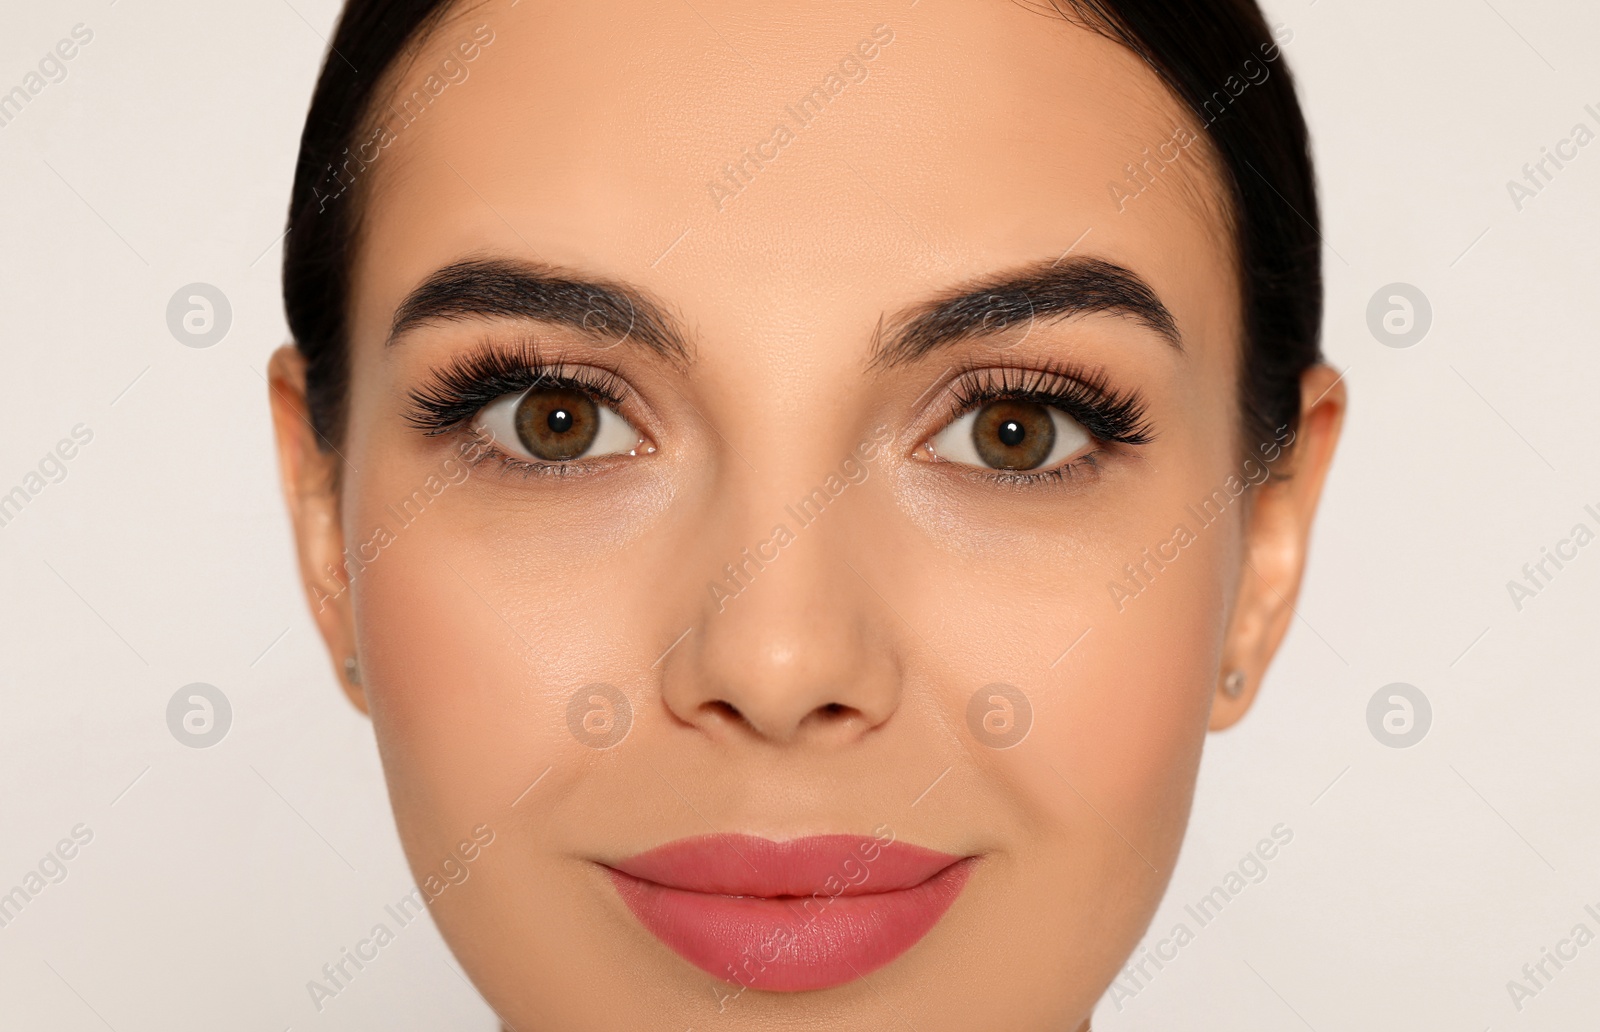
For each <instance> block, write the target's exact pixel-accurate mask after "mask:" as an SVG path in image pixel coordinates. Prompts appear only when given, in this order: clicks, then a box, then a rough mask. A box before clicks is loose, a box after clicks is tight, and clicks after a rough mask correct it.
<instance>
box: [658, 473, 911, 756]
mask: <svg viewBox="0 0 1600 1032" xmlns="http://www.w3.org/2000/svg"><path fill="white" fill-rule="evenodd" d="M853 458H854V461H852V462H844V461H838V462H835V463H833V464H832V465H831V466H822V467H820V468H819V464H816V463H807V464H806V466H805V467H794V466H791V467H790V468H791V469H792V470H794V472H790V473H781V474H768V475H765V476H763V475H760V474H753V473H748V471H747V473H748V475H746V476H743V477H740V478H739V486H738V487H737V488H735V487H733V486H732V485H731V484H730V485H725V487H724V490H725V491H732V492H734V493H735V494H737V495H741V496H742V497H741V498H739V500H738V502H737V503H733V502H732V500H731V499H728V498H727V497H726V495H724V499H723V504H719V506H718V508H717V513H718V515H717V516H714V517H712V518H711V519H709V520H708V521H707V522H706V523H705V524H704V525H703V532H704V534H705V539H704V540H705V547H704V549H703V550H702V551H701V555H703V556H709V557H711V558H710V570H709V571H708V574H709V575H708V580H707V582H706V586H705V588H704V590H703V594H702V596H701V602H700V604H699V606H698V610H699V612H698V615H699V621H698V626H697V633H695V634H692V635H690V637H689V638H688V639H686V640H685V641H684V645H686V646H689V647H688V648H682V649H678V650H674V652H673V653H672V654H671V655H670V656H669V657H668V661H667V663H666V664H665V666H666V669H665V671H664V672H663V674H662V682H663V683H662V691H663V694H664V696H665V699H666V702H667V705H668V707H669V708H670V709H671V710H672V711H673V712H674V713H675V714H676V715H677V716H678V717H679V718H680V719H682V720H684V721H685V722H687V723H690V724H692V725H695V726H697V727H699V728H701V729H702V730H704V731H706V732H708V733H712V734H715V735H727V734H739V733H743V734H754V735H757V736H759V737H762V738H765V739H768V740H771V741H778V742H790V741H794V740H797V739H802V738H804V739H827V740H830V741H834V742H838V741H843V740H847V739H851V738H853V737H857V736H859V735H860V734H863V733H865V732H866V731H867V730H870V729H871V728H873V727H876V726H878V725H880V724H882V723H883V722H884V721H885V720H887V719H888V718H889V717H890V715H892V713H893V712H894V710H895V708H896V706H897V705H898V702H899V692H900V686H899V662H898V655H897V650H896V645H895V642H894V639H893V637H892V633H893V630H892V628H890V627H888V626H887V625H886V624H885V622H884V620H883V614H882V612H881V608H882V606H881V603H879V602H877V600H876V599H875V598H872V597H870V593H869V595H868V596H867V597H864V596H863V594H862V593H863V591H864V590H865V589H864V588H863V586H862V584H861V581H860V579H859V578H858V577H856V576H855V575H854V574H853V573H852V572H851V563H852V558H851V550H852V542H853V541H855V540H856V535H855V534H854V533H853V530H854V528H856V527H858V526H860V525H861V522H862V521H864V520H869V519H871V518H872V516H871V511H872V509H873V506H874V502H875V499H874V498H873V497H871V495H870V493H869V490H868V483H869V481H870V477H869V476H868V475H867V474H868V470H867V467H866V466H865V464H864V463H863V462H862V460H861V459H860V457H859V456H858V455H857V456H853ZM802 470H803V471H802Z"/></svg>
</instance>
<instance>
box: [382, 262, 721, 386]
mask: <svg viewBox="0 0 1600 1032" xmlns="http://www.w3.org/2000/svg"><path fill="white" fill-rule="evenodd" d="M479 318H483V319H494V318H505V319H523V320H529V321H533V322H543V323H552V324H555V325H557V326H565V327H568V328H570V329H573V330H577V331H578V332H579V333H581V334H583V335H585V336H588V337H593V338H595V339H596V340H604V341H608V342H612V343H617V342H626V343H630V344H635V345H638V346H641V347H643V348H645V349H647V350H649V351H652V352H654V353H655V354H657V355H660V356H661V357H663V358H666V359H669V360H671V361H673V362H675V363H677V364H680V365H687V364H688V363H689V360H690V348H689V345H688V341H687V339H686V335H685V334H684V333H683V332H682V330H681V329H680V328H679V326H678V323H677V320H675V319H674V318H673V317H672V316H671V315H669V314H668V313H667V311H666V309H665V308H663V307H662V306H661V305H659V304H657V303H656V302H655V301H652V300H651V299H650V298H649V297H647V296H646V295H645V294H644V292H643V291H641V290H639V289H638V288H636V287H630V286H626V285H624V284H620V283H613V282H608V281H606V280H584V279H574V278H572V277H571V276H569V275H567V274H565V273H563V272H562V271H561V270H559V269H556V268H553V267H550V266H546V265H541V264H535V263H530V262H522V261H513V260H510V259H505V258H471V259H467V260H465V261H459V262H455V263H454V264H451V265H447V266H445V267H444V268H442V269H439V270H438V271H437V272H435V273H434V274H433V275H431V276H429V277H428V278H427V280H425V281H424V282H423V283H422V285H421V286H419V287H417V288H416V289H415V290H413V291H412V292H411V293H410V294H408V295H406V299H405V300H404V301H402V302H400V307H399V308H397V309H395V313H394V321H393V323H392V324H391V325H390V327H389V341H388V343H389V344H390V345H393V344H396V343H398V342H399V341H400V339H401V338H402V337H403V336H404V334H405V333H406V332H407V331H409V330H411V329H413V328H415V327H417V326H419V325H421V324H423V323H427V322H435V321H440V320H444V321H449V320H456V319H479Z"/></svg>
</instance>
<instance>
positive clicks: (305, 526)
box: [267, 344, 367, 713]
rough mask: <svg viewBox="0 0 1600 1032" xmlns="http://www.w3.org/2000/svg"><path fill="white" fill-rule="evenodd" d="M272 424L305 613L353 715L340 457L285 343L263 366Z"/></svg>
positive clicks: (361, 702) (298, 360) (300, 360)
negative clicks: (316, 420) (315, 419)
mask: <svg viewBox="0 0 1600 1032" xmlns="http://www.w3.org/2000/svg"><path fill="white" fill-rule="evenodd" d="M267 386H268V388H269V389H268V395H269V400H270V402H271V404H272V426H273V431H274V434H275V436H276V438H277V444H278V472H279V479H280V480H281V481H282V486H283V497H284V501H285V502H287V503H288V506H289V519H290V522H292V523H293V524H294V538H295V547H296V549H297V551H298V552H299V556H300V581H301V584H302V585H303V586H304V588H305V592H306V600H307V602H308V603H309V604H310V606H311V615H312V618H313V619H315V620H316V621H317V629H318V630H320V631H321V632H322V640H323V641H324V642H325V643H327V646H328V654H329V656H330V657H331V658H332V659H333V665H334V674H335V676H336V677H338V679H339V683H340V684H341V685H343V686H344V690H345V694H346V695H348V696H349V697H350V701H351V702H353V703H355V705H356V708H357V709H359V710H360V711H361V712H363V713H365V712H367V698H366V694H365V693H364V692H363V691H362V689H361V686H360V685H359V684H357V683H356V682H355V681H354V680H352V679H351V678H350V677H349V676H347V673H346V667H345V660H346V659H347V658H353V657H354V656H355V654H356V649H355V623H354V620H353V619H352V614H351V608H350V590H349V589H350V580H349V576H348V575H347V574H346V572H345V568H344V528H343V526H342V525H341V524H340V522H339V514H340V503H339V496H340V485H341V483H342V479H343V478H342V477H341V476H340V473H341V470H340V468H339V466H340V464H342V463H343V461H344V460H343V459H341V458H340V457H339V454H338V453H337V452H335V451H334V450H333V447H332V445H331V444H328V443H326V442H324V441H323V439H322V436H321V435H320V434H318V433H317V431H316V430H315V429H313V427H312V425H311V412H310V409H309V407H308V406H307V404H306V362H305V357H304V356H302V355H301V354H300V352H299V351H298V350H296V349H295V348H294V347H293V346H292V345H287V344H286V345H284V346H283V347H281V348H279V349H278V350H277V351H275V352H273V355H272V361H271V362H269V363H268V365H267Z"/></svg>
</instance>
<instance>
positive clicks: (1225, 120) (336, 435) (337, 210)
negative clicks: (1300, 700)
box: [283, 0, 1322, 444]
mask: <svg viewBox="0 0 1600 1032" xmlns="http://www.w3.org/2000/svg"><path fill="white" fill-rule="evenodd" d="M456 2H460V0H348V2H347V3H346V4H345V8H344V13H343V14H342V15H341V16H340V18H339V24H338V27H337V29H335V31H334V35H333V39H332V41H331V43H330V46H329V53H328V56H327V58H326V60H325V61H324V63H323V67H322V75H321V76H320V77H319V78H318V80H317V86H316V91H315V92H314V93H313V94H312V97H311V110H310V112H309V113H308V114H307V115H306V124H305V130H304V132H303V133H302V134H301V136H300V157H299V161H298V162H297V164H296V166H295V177H294V190H293V192H292V194H291V195H290V200H289V232H288V236H287V237H286V238H285V246H284V256H283V298H284V307H285V309H286V311H287V314H288V319H289V329H290V331H291V332H292V333H293V334H294V339H295V344H296V346H297V347H298V348H299V349H300V352H301V354H303V355H304V356H305V358H306V363H307V373H306V381H307V383H306V392H307V402H308V404H309V407H310V410H311V421H312V425H313V426H314V427H315V428H316V430H317V432H318V433H319V434H321V435H322V437H323V438H324V441H325V443H328V444H331V443H333V442H336V441H338V440H339V439H340V438H341V437H342V431H343V427H344V415H345V399H346V394H347V392H348V387H349V355H348V351H349V348H348V332H347V331H348V325H347V318H348V308H349V299H350V265H351V260H352V258H353V256H354V255H353V252H354V241H355V238H356V234H357V230H358V223H359V219H360V214H359V213H360V205H359V203H358V201H359V194H360V191H350V190H348V187H349V186H350V184H351V183H352V182H354V181H355V180H356V177H358V176H359V174H360V172H361V171H362V170H363V169H364V168H365V165H364V164H363V162H362V159H361V157H360V148H359V147H358V146H357V144H358V142H359V135H360V134H361V133H362V132H363V131H364V130H365V127H366V125H367V121H368V118H369V117H370V114H371V108H372V105H373V104H374V103H375V102H376V98H375V97H374V93H375V92H376V90H377V89H378V87H379V84H380V83H381V82H382V81H383V79H384V76H385V74H386V73H387V72H388V71H389V70H390V68H391V67H392V66H394V65H395V63H396V62H397V61H398V60H399V59H400V58H401V57H402V55H404V54H405V53H406V52H407V49H408V47H412V46H415V45H417V43H418V42H419V41H420V40H422V39H423V38H425V37H426V35H427V33H428V32H429V30H430V29H431V28H433V27H434V26H435V25H437V24H438V22H439V21H440V20H441V19H442V18H443V17H444V15H445V13H446V12H447V10H449V9H450V8H451V6H452V3H456ZM1049 5H1050V7H1051V8H1052V9H1053V10H1054V11H1055V12H1056V13H1057V14H1060V15H1061V16H1063V17H1065V18H1067V19H1068V20H1070V21H1072V22H1074V23H1076V24H1078V25H1081V26H1084V27H1086V28H1088V29H1091V30H1092V31H1095V32H1098V33H1100V34H1101V35H1103V36H1106V37H1108V38H1110V39H1112V40H1114V41H1116V42H1118V43H1120V44H1122V45H1123V46H1125V47H1127V48H1128V49H1129V50H1131V51H1133V52H1134V53H1135V54H1137V55H1138V56H1140V57H1141V58H1143V59H1144V60H1145V62H1146V63H1147V64H1149V66H1150V67H1151V68H1152V69H1153V70H1154V71H1155V73H1156V74H1157V75H1158V76H1160V78H1161V79H1162V80H1163V82H1165V83H1166V85H1167V88H1168V89H1169V90H1171V91H1172V93H1173V94H1174V95H1175V96H1176V97H1177V99H1178V100H1179V101H1181V102H1182V103H1183V105H1184V106H1185V107H1186V108H1188V110H1189V111H1190V112H1191V113H1192V114H1193V115H1194V117H1195V118H1196V119H1197V120H1198V121H1199V122H1200V124H1201V125H1203V126H1204V127H1205V133H1206V137H1207V139H1208V140H1209V142H1210V146H1211V148H1212V149H1213V151H1214V152H1215V154H1216V157H1217V159H1218V164H1219V165H1220V168H1219V169H1218V172H1219V174H1220V175H1221V177H1222V179H1223V184H1222V185H1223V189H1224V191H1225V194H1226V196H1227V198H1228V199H1229V202H1230V208H1231V214H1232V217H1233V222H1234V230H1235V233H1234V235H1235V243H1236V246H1237V249H1238V264H1239V270H1240V277H1239V279H1240V292H1241V296H1240V300H1241V311H1242V312H1243V331H1244V340H1243V342H1242V344H1243V360H1242V362H1241V363H1240V365H1241V368H1240V372H1239V377H1240V379H1239V390H1240V399H1241V400H1240V404H1241V410H1242V411H1241V414H1242V422H1243V429H1244V433H1245V438H1246V440H1247V441H1251V442H1256V443H1261V444H1265V443H1267V442H1270V441H1272V440H1273V439H1274V437H1275V436H1279V439H1281V436H1280V435H1278V434H1277V431H1278V430H1279V429H1280V428H1284V427H1291V428H1292V427H1293V426H1295V424H1296V422H1297V419H1298V416H1299V412H1300V374H1301V373H1303V372H1304V371H1305V370H1306V369H1307V368H1308V367H1310V366H1311V365H1313V364H1314V363H1315V362H1316V361H1317V360H1318V358H1319V354H1320V351H1319V345H1318V334H1319V332H1320V328H1321V323H1322V250H1321V236H1320V234H1319V231H1318V224H1319V219H1318V214H1317V195H1316V183H1315V180H1314V176H1313V173H1312V167H1311V156H1310V151H1309V146H1308V142H1307V134H1306V125H1305V119H1304V117H1303V116H1302V115H1301V112H1300V105H1299V102H1298V101H1297V100H1296V98H1295V92H1294V85H1293V82H1292V80H1291V78H1290V76H1289V73H1288V70H1287V69H1286V68H1284V67H1283V66H1282V65H1281V63H1279V62H1278V58H1279V50H1278V42H1277V41H1276V40H1275V39H1274V36H1273V33H1272V32H1271V31H1270V30H1269V29H1268V27H1267V23H1266V21H1265V19H1264V18H1263V17H1262V15H1261V11H1260V9H1259V8H1258V7H1257V6H1256V2H1255V0H1204V2H1199V3H1195V4H1193V5H1189V6H1188V9H1186V10H1184V11H1182V12H1181V13H1179V12H1175V11H1174V10H1173V9H1172V5H1171V4H1170V3H1164V2H1161V0H1049ZM1273 64H1277V65H1278V67H1277V68H1276V69H1271V68H1268V66H1269V65H1273ZM1252 67H1253V68H1256V69H1264V70H1266V74H1265V76H1263V77H1262V78H1261V79H1260V80H1259V81H1257V79H1256V78H1255V73H1254V72H1252V71H1251V68H1252ZM352 148H356V153H354V154H353V153H352ZM347 194H348V195H347Z"/></svg>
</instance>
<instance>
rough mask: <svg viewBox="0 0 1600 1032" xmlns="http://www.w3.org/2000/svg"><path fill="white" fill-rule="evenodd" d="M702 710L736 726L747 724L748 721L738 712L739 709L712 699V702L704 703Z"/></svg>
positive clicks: (720, 700) (731, 704) (729, 703)
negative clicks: (706, 710) (708, 711)
mask: <svg viewBox="0 0 1600 1032" xmlns="http://www.w3.org/2000/svg"><path fill="white" fill-rule="evenodd" d="M703 708H705V709H708V710H710V711H711V712H713V713H715V714H717V715H718V716H720V717H722V718H724V719H726V720H731V721H733V722H734V723H736V724H747V723H749V721H748V720H746V719H745V716H744V714H743V713H740V712H739V707H737V706H735V705H734V704H733V703H731V702H726V701H724V700H722V699H713V700H712V701H710V702H708V703H706V704H705V705H704V707H703Z"/></svg>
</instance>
